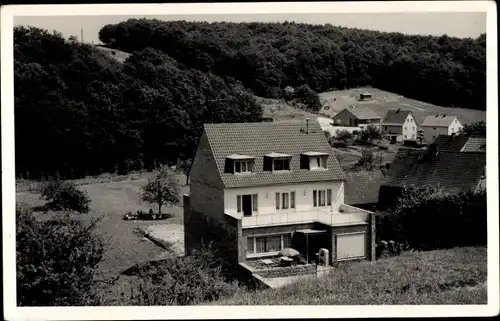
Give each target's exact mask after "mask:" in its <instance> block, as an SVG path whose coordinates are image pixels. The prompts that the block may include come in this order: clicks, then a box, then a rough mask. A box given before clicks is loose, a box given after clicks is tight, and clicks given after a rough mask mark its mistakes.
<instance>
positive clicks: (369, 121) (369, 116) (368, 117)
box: [332, 105, 382, 127]
mask: <svg viewBox="0 0 500 321" xmlns="http://www.w3.org/2000/svg"><path fill="white" fill-rule="evenodd" d="M332 119H333V121H334V123H335V124H336V125H338V126H350V127H366V126H368V125H373V126H376V127H379V126H380V120H381V119H382V117H380V116H379V115H378V114H377V113H375V112H374V111H373V110H371V109H370V108H368V107H366V106H361V105H357V106H355V105H351V106H349V107H347V108H344V109H342V110H341V111H340V112H339V113H338V114H336V115H335V116H333V117H332Z"/></svg>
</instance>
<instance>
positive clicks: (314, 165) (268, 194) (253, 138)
mask: <svg viewBox="0 0 500 321" xmlns="http://www.w3.org/2000/svg"><path fill="white" fill-rule="evenodd" d="M190 175H191V187H190V194H189V195H185V196H184V216H185V219H184V221H185V223H184V224H185V246H186V252H187V253H189V252H190V251H191V250H192V249H194V248H196V247H197V246H199V245H200V243H201V242H208V241H212V242H215V243H217V242H219V243H222V242H223V241H222V239H224V242H225V244H227V243H231V244H232V245H234V249H233V250H232V252H231V253H232V254H231V255H232V259H233V260H234V261H237V262H238V263H242V262H246V261H249V260H256V259H263V258H270V257H271V258H272V257H276V256H278V252H279V251H280V250H282V249H284V248H294V249H296V250H298V251H299V252H300V253H301V254H302V255H303V256H304V258H306V260H307V262H311V261H315V260H316V259H317V258H316V254H317V253H318V251H320V249H326V250H327V251H328V253H329V256H328V257H329V258H328V263H330V264H331V263H334V262H337V261H346V260H362V259H368V260H374V259H375V252H374V251H375V217H374V213H372V212H369V211H366V210H363V209H360V208H356V207H352V206H349V205H346V204H345V203H344V181H345V176H344V173H343V172H342V170H341V168H340V165H339V163H338V162H337V160H336V158H335V157H333V150H332V148H331V147H330V145H329V144H328V141H327V139H326V137H325V135H324V134H323V132H322V129H321V127H320V126H319V124H318V123H317V122H312V121H311V122H309V121H308V120H305V121H299V122H297V121H283V122H273V123H266V122H261V123H224V124H205V125H204V128H203V133H202V135H201V138H200V141H199V145H198V149H197V152H196V156H195V158H194V161H193V165H192V169H191V174H190ZM201 218H203V219H201ZM194 221H202V224H201V225H200V224H194V223H191V222H194ZM203 224H205V225H203ZM214 224H215V225H217V226H219V227H221V228H222V230H224V233H219V234H217V235H212V236H209V233H210V231H212V230H213V229H212V228H209V227H208V226H212V225H214ZM222 234H224V235H222ZM226 234H227V235H226ZM228 240H229V241H228ZM323 253H324V251H323Z"/></svg>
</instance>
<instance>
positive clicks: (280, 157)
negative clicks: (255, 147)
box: [264, 153, 292, 172]
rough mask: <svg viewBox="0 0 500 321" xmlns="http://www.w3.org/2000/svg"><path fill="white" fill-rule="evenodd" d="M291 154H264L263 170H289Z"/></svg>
mask: <svg viewBox="0 0 500 321" xmlns="http://www.w3.org/2000/svg"><path fill="white" fill-rule="evenodd" d="M291 162H292V155H287V154H279V153H270V154H267V155H265V156H264V170H265V171H272V172H274V171H289V170H290V167H291V166H290V164H291Z"/></svg>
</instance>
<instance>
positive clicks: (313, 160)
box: [309, 157, 327, 169]
mask: <svg viewBox="0 0 500 321" xmlns="http://www.w3.org/2000/svg"><path fill="white" fill-rule="evenodd" d="M326 160H327V158H326V157H310V158H309V169H318V168H326Z"/></svg>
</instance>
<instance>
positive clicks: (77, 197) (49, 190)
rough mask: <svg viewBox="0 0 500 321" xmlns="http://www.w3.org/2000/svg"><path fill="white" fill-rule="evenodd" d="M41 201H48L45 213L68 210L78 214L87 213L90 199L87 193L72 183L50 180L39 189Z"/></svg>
mask: <svg viewBox="0 0 500 321" xmlns="http://www.w3.org/2000/svg"><path fill="white" fill-rule="evenodd" d="M40 192H41V194H42V195H41V197H40V198H41V199H44V200H46V201H48V203H47V204H45V206H44V207H45V211H48V210H55V211H62V210H69V211H75V212H79V213H88V212H89V210H90V207H89V204H90V198H89V197H88V196H87V192H86V191H83V190H81V189H79V188H78V187H77V186H76V185H75V184H74V183H73V182H70V181H61V180H58V179H56V180H51V181H48V182H47V183H45V184H43V185H42V187H41V190H40Z"/></svg>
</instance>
